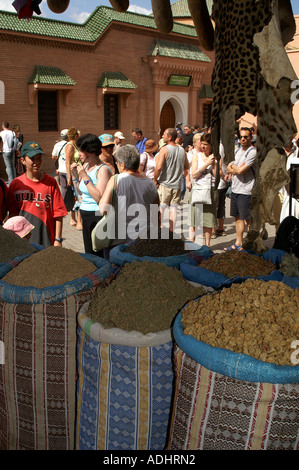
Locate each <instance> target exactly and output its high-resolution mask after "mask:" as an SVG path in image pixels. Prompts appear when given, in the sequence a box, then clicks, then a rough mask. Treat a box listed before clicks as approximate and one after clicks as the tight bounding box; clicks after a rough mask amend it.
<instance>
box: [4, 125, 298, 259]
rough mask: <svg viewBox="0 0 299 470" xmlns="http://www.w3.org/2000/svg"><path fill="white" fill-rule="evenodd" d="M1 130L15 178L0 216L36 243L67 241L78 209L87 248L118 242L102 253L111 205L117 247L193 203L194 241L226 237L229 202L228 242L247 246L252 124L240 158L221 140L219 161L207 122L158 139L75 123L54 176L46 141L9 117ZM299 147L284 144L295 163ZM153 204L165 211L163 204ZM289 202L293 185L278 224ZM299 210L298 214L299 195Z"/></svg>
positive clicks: (57, 149)
mask: <svg viewBox="0 0 299 470" xmlns="http://www.w3.org/2000/svg"><path fill="white" fill-rule="evenodd" d="M0 137H1V141H2V155H3V160H4V163H5V167H6V173H7V182H4V180H3V179H1V181H0V183H1V191H0V192H1V194H0V203H1V208H2V210H1V215H0V222H1V224H2V225H3V226H4V227H7V226H9V228H10V230H13V229H14V223H13V222H14V221H15V222H16V227H18V228H16V229H15V231H16V233H19V232H20V227H22V230H21V232H22V234H24V233H25V232H26V236H29V234H30V241H31V242H33V243H37V244H39V245H42V246H44V247H47V246H50V245H55V246H62V242H63V219H64V217H65V216H66V215H68V214H69V215H70V224H71V225H72V226H73V227H74V229H77V230H80V231H82V236H83V242H84V250H85V252H86V253H92V254H97V255H99V256H104V257H106V256H109V249H108V250H107V249H106V248H104V249H100V250H97V251H96V250H95V248H94V246H93V244H92V232H93V230H94V229H95V227H96V226H97V225H98V224H99V222H100V221H101V220H102V218H103V216H104V215H106V214H107V213H108V212H109V210H110V209H111V207H112V209H113V210H114V211H115V220H116V221H117V231H116V232H114V233H115V236H114V239H113V240H112V241H111V244H110V245H111V246H114V245H115V244H119V243H124V242H128V241H130V240H133V239H136V237H140V238H149V237H151V236H152V235H153V233H154V234H155V235H156V234H157V233H160V231H161V230H162V229H163V227H164V225H165V212H167V223H168V229H169V235H170V238H171V237H172V236H173V234H174V232H175V230H176V224H177V214H178V207H179V206H180V205H181V204H187V205H188V226H189V234H188V238H187V239H189V240H190V241H195V240H196V237H201V238H202V239H203V240H202V242H201V244H204V245H207V246H210V245H211V239H213V238H216V237H222V236H225V235H226V231H225V214H226V203H227V201H229V203H230V215H231V216H232V217H233V218H234V220H235V229H236V241H235V243H233V244H232V245H231V246H227V247H226V248H225V250H236V251H242V250H243V247H242V244H243V237H244V232H245V230H246V229H247V230H248V228H249V224H250V206H251V193H252V190H253V187H254V184H255V179H256V166H257V161H256V158H257V151H256V134H255V130H254V129H253V128H249V127H241V128H239V129H238V130H237V132H236V135H235V156H234V160H233V161H231V162H230V163H229V164H226V162H225V158H224V157H225V156H224V147H223V145H222V143H220V148H219V155H220V158H219V162H218V161H217V160H216V158H215V156H214V154H213V152H212V143H211V129H210V128H208V127H203V128H200V126H198V125H195V126H194V127H193V128H192V127H191V126H190V125H185V126H184V127H182V123H181V122H179V123H177V126H176V127H175V128H168V129H165V130H164V132H163V134H162V137H161V139H160V140H159V141H158V142H156V141H155V140H154V139H148V138H147V137H146V136H144V135H143V132H142V130H141V129H140V128H134V129H132V132H131V136H130V140H131V142H134V144H132V143H129V144H126V143H125V141H126V138H125V136H124V134H123V133H122V132H121V131H117V132H116V133H115V134H114V135H112V134H101V135H100V136H97V135H95V134H92V133H87V134H84V135H80V131H79V130H78V129H76V128H75V127H70V128H68V129H63V130H62V131H61V133H60V136H59V139H58V140H57V142H56V143H55V145H54V146H53V151H52V159H53V161H54V164H55V170H56V177H55V178H54V177H52V176H50V175H48V174H46V173H44V172H43V171H42V161H43V156H44V152H43V150H42V148H41V147H40V145H39V144H38V143H37V142H34V141H27V142H24V138H23V135H22V134H21V130H20V126H19V125H16V126H14V127H13V128H12V129H11V130H10V128H9V123H8V122H3V123H2V132H1V133H0ZM127 139H128V137H127ZM298 150H299V149H298V141H297V142H296V141H295V140H294V141H292V142H290V145H289V146H288V147H287V148H286V149H285V151H286V154H287V169H289V167H290V164H291V163H292V162H294V161H295V162H296V161H298V160H297V159H298V156H299V155H298ZM228 198H229V199H228ZM67 201H68V202H67ZM70 201H71V206H70V205H69V204H70ZM153 207H156V208H158V209H157V210H156V211H154V210H153ZM288 207H289V188H288V187H287V186H286V187H284V188H282V189H281V191H280V192H279V194H278V195H277V197H276V198H275V201H274V206H273V213H274V215H275V217H276V220H277V226H278V225H279V222H281V221H282V220H283V219H284V218H285V217H286V216H287V215H288ZM292 211H293V214H292V215H295V217H297V218H298V211H299V209H298V201H297V200H294V203H293V209H292ZM136 214H138V217H137V216H136ZM155 216H156V217H155ZM136 217H137V218H136ZM7 219H8V220H7ZM24 224H25V226H26V224H27V225H28V227H27V228H28V230H26V227H25V228H24ZM23 236H24V235H23Z"/></svg>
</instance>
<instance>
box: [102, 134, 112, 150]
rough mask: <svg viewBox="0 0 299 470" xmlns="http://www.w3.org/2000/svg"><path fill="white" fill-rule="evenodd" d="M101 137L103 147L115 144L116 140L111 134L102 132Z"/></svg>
mask: <svg viewBox="0 0 299 470" xmlns="http://www.w3.org/2000/svg"><path fill="white" fill-rule="evenodd" d="M99 139H100V141H101V142H102V146H103V147H107V145H114V140H113V137H112V135H111V134H102V135H100V136H99Z"/></svg>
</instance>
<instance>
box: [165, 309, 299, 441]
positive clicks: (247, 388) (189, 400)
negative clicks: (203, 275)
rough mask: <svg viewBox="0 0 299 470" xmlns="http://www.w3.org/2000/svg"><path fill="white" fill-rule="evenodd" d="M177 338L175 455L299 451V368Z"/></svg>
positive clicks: (176, 330) (177, 325)
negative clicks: (179, 453) (248, 451)
mask: <svg viewBox="0 0 299 470" xmlns="http://www.w3.org/2000/svg"><path fill="white" fill-rule="evenodd" d="M181 318H182V315H181V313H179V314H178V316H177V317H176V319H175V321H174V326H173V334H174V340H175V346H174V369H175V377H176V380H175V385H174V400H173V404H172V417H171V426H170V436H169V442H168V448H169V449H170V450H262V449H263V450H295V449H298V428H299V414H298V408H299V366H295V365H294V366H279V365H276V364H270V363H266V362H262V361H260V360H257V359H254V358H252V357H250V356H247V355H245V354H237V353H234V352H232V351H229V350H227V349H221V348H213V347H212V346H210V345H208V344H206V343H203V342H201V341H198V340H196V339H195V338H193V337H192V336H190V335H185V334H184V330H183V325H182V322H181Z"/></svg>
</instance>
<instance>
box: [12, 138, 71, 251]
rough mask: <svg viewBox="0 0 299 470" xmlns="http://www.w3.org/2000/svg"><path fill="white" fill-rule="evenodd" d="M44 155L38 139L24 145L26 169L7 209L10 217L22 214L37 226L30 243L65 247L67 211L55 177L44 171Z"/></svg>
mask: <svg viewBox="0 0 299 470" xmlns="http://www.w3.org/2000/svg"><path fill="white" fill-rule="evenodd" d="M43 154H44V152H43V151H42V149H41V147H40V145H39V144H38V143H36V142H32V141H30V142H26V143H25V144H24V145H23V146H22V150H21V162H22V163H23V165H24V166H25V168H26V172H25V173H24V174H23V175H21V176H19V177H17V178H15V179H14V180H13V181H12V182H11V183H10V185H9V188H8V194H7V209H8V211H9V215H10V217H12V216H15V215H22V216H23V217H25V218H26V219H27V220H28V221H29V222H30V223H31V224H32V225H34V227H35V228H34V229H33V231H32V236H31V238H30V242H31V243H37V244H39V245H42V246H43V247H45V248H46V247H48V246H51V245H54V246H61V244H62V225H63V217H64V216H66V215H67V210H66V207H65V204H64V202H63V198H62V196H61V192H60V190H59V187H58V184H57V182H56V180H55V178H53V177H52V176H49V175H47V174H46V173H44V172H42V171H41V166H42V156H43Z"/></svg>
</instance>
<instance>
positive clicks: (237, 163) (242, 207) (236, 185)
mask: <svg viewBox="0 0 299 470" xmlns="http://www.w3.org/2000/svg"><path fill="white" fill-rule="evenodd" d="M251 138H252V131H251V129H249V128H248V127H241V129H240V143H241V147H240V148H239V149H238V150H237V151H236V153H235V160H234V161H233V162H231V163H229V165H228V166H227V173H228V174H229V175H231V177H232V194H231V209H230V215H231V216H232V217H234V218H235V222H236V243H235V244H234V245H232V246H230V247H228V248H224V251H227V250H237V251H242V250H243V248H242V244H243V234H244V231H245V222H246V223H247V225H248V227H249V217H250V206H251V192H252V189H253V186H254V183H255V165H256V148H255V147H254V146H253V145H252V144H251Z"/></svg>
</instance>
